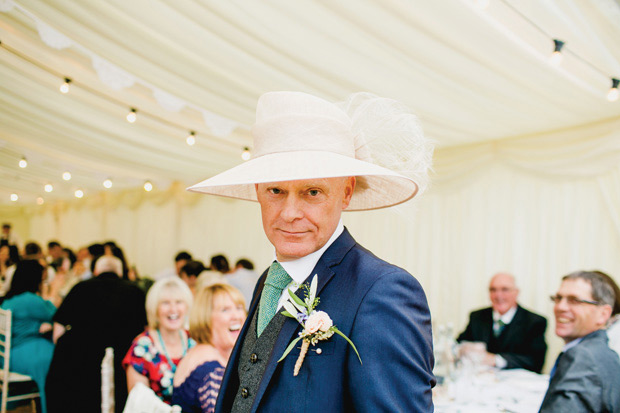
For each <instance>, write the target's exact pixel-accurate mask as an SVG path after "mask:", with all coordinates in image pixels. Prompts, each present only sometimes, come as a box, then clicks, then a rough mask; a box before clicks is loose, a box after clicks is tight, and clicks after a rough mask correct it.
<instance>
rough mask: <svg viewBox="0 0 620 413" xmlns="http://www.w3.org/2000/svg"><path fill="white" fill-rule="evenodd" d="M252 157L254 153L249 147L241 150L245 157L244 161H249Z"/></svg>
mask: <svg viewBox="0 0 620 413" xmlns="http://www.w3.org/2000/svg"><path fill="white" fill-rule="evenodd" d="M251 157H252V154H251V153H250V149H249V148H248V147H245V148H243V152H241V159H243V160H244V161H247V160H248V159H250V158H251Z"/></svg>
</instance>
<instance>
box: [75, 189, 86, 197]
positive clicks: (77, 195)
mask: <svg viewBox="0 0 620 413" xmlns="http://www.w3.org/2000/svg"><path fill="white" fill-rule="evenodd" d="M74 195H75V197H76V198H82V197H83V196H84V191H82V190H81V189H76V190H75V193H74Z"/></svg>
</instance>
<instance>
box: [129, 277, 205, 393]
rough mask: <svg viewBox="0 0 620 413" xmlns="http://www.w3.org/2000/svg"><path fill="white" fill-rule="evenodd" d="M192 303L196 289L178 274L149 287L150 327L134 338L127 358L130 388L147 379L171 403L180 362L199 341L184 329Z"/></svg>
mask: <svg viewBox="0 0 620 413" xmlns="http://www.w3.org/2000/svg"><path fill="white" fill-rule="evenodd" d="M191 305H192V293H191V291H190V290H189V288H188V287H187V285H186V284H185V283H184V282H183V281H181V279H180V278H178V277H168V278H164V279H161V280H159V281H157V282H156V283H155V284H153V286H152V287H151V288H150V289H149V292H148V294H147V295H146V315H147V319H148V323H149V327H148V328H147V330H146V331H145V332H144V333H142V334H140V335H139V336H138V337H136V338H135V339H134V341H133V343H132V345H131V348H130V349H129V351H128V352H127V355H126V356H125V358H124V359H123V367H124V368H125V371H126V373H127V387H128V390H129V391H131V389H132V388H133V386H134V385H135V384H136V383H138V382H140V383H144V384H145V385H146V386H148V387H150V388H151V389H152V390H153V391H154V392H155V393H156V394H157V395H158V396H159V397H160V398H161V399H162V400H163V401H164V402H166V403H168V404H170V401H171V399H172V380H173V377H174V373H175V371H176V368H177V365H178V364H179V362H180V361H181V359H182V358H183V357H184V356H185V355H186V354H187V352H188V350H189V349H191V348H192V347H193V346H194V345H195V344H196V343H195V342H194V340H192V339H191V338H189V333H188V332H187V331H186V330H185V329H184V325H185V320H186V316H187V313H188V311H189V309H190V307H191Z"/></svg>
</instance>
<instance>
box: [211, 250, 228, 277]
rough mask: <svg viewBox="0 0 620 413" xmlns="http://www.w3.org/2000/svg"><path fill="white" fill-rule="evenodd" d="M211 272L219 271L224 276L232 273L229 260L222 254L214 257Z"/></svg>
mask: <svg viewBox="0 0 620 413" xmlns="http://www.w3.org/2000/svg"><path fill="white" fill-rule="evenodd" d="M209 269H210V270H211V271H218V272H221V273H222V274H226V273H227V272H229V271H230V265H229V264H228V260H227V259H226V257H225V256H223V255H222V254H218V255H214V256H213V257H211V267H209Z"/></svg>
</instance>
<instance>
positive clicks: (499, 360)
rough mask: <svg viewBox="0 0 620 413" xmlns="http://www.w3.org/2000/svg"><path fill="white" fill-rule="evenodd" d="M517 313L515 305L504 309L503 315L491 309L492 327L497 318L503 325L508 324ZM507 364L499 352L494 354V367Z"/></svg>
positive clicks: (501, 367)
mask: <svg viewBox="0 0 620 413" xmlns="http://www.w3.org/2000/svg"><path fill="white" fill-rule="evenodd" d="M516 313H517V306H516V305H515V306H514V307H512V308H511V309H510V310H508V311H506V312H505V313H504V314H503V315H500V313H498V312H497V311H495V310H493V328H494V329H495V323H497V322H498V321H499V320H502V322H503V323H504V325H508V324H510V323H511V321H512V319H513V318H515V314H516ZM507 365H508V362H507V361H506V359H505V358H503V357H502V356H500V355H499V354H496V355H495V367H497V368H500V369H503V368H504V367H506V366H507Z"/></svg>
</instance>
